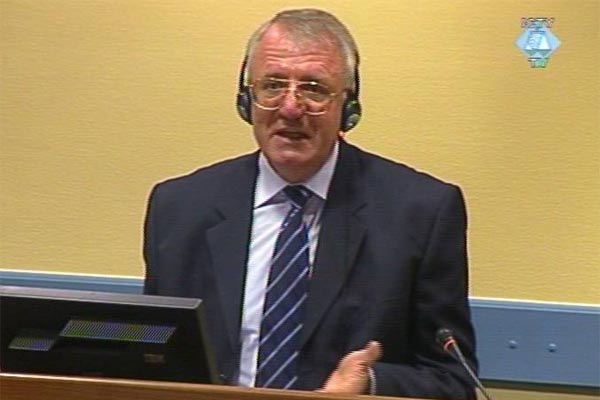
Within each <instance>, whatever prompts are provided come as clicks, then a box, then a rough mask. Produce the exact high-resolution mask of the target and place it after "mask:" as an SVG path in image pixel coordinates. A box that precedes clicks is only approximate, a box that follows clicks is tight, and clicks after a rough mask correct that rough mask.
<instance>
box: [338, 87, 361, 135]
mask: <svg viewBox="0 0 600 400" xmlns="http://www.w3.org/2000/svg"><path fill="white" fill-rule="evenodd" d="M361 115H362V107H361V105H360V102H359V101H358V97H357V96H356V94H355V93H354V92H348V96H347V97H346V101H344V105H343V108H342V120H341V126H340V129H341V131H342V132H348V131H349V130H350V129H352V128H354V127H355V126H356V125H357V124H358V121H360V117H361Z"/></svg>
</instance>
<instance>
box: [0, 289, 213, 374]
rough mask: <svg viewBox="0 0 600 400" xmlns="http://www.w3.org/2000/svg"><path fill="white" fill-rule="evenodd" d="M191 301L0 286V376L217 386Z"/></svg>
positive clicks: (198, 303)
mask: <svg viewBox="0 0 600 400" xmlns="http://www.w3.org/2000/svg"><path fill="white" fill-rule="evenodd" d="M203 321H204V318H203V303H202V300H199V299H190V298H176V297H161V296H146V295H133V294H120V293H107V292H89V291H79V290H58V289H41V288H29V287H16V286H0V370H1V371H2V372H14V373H35V374H52V375H78V376H94V377H111V378H124V379H149V380H161V381H176V382H195V383H219V381H218V375H217V373H216V369H215V363H214V360H213V355H212V354H211V351H210V346H209V344H208V343H207V337H206V334H205V329H204V322H203Z"/></svg>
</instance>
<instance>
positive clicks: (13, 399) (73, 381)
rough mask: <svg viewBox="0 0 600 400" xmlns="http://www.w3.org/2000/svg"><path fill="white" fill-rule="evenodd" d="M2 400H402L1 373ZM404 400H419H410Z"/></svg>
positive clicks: (396, 398) (396, 399)
mask: <svg viewBox="0 0 600 400" xmlns="http://www.w3.org/2000/svg"><path fill="white" fill-rule="evenodd" d="M0 399H2V400H276V399H277V400H357V399H372V400H385V399H388V400H392V399H393V400H399V399H400V398H398V397H382V396H368V397H367V396H347V395H333V394H324V393H318V392H302V391H295V390H277V389H256V388H240V387H233V386H219V385H198V384H191V383H172V382H155V381H137V380H125V379H105V378H79V377H66V376H51V375H25V374H8V373H0ZM404 400H417V399H407V398H404Z"/></svg>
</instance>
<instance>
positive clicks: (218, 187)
mask: <svg viewBox="0 0 600 400" xmlns="http://www.w3.org/2000/svg"><path fill="white" fill-rule="evenodd" d="M257 157H258V153H253V154H250V155H245V156H242V157H239V158H236V159H233V160H229V161H225V162H221V163H219V164H216V165H212V166H209V167H206V168H203V169H200V170H198V171H196V172H194V173H192V174H190V175H187V176H184V177H180V178H176V179H172V180H169V181H166V182H163V183H160V184H158V185H157V186H156V187H155V188H154V190H153V191H152V194H151V196H150V200H149V207H148V213H147V218H146V226H145V243H144V256H145V260H146V267H147V271H146V282H145V292H146V293H147V294H157V295H165V296H183V297H198V298H202V299H203V300H204V302H205V305H206V315H207V319H208V329H209V332H208V333H209V340H210V343H211V345H212V346H213V347H214V352H215V354H216V358H217V364H218V370H219V373H220V375H221V378H222V379H223V380H224V382H227V383H231V384H233V383H235V382H234V379H235V376H236V375H237V371H238V367H239V365H238V364H239V357H240V337H239V332H240V323H241V313H242V304H243V295H244V282H245V268H246V261H247V258H248V247H249V239H250V232H251V224H252V205H253V192H254V185H255V182H256V176H257V172H258V167H257ZM321 224H322V225H321V231H320V237H319V242H318V245H317V251H316V255H315V262H314V268H313V275H312V277H311V281H310V288H309V295H308V300H307V305H306V317H305V322H304V327H303V332H302V339H301V342H302V349H301V353H300V356H299V368H300V374H299V380H298V385H299V387H300V388H302V389H307V390H312V389H316V388H320V387H321V386H322V385H323V383H324V381H325V380H326V379H327V377H328V375H329V374H330V373H331V372H332V371H333V370H334V368H335V367H336V365H337V363H338V362H339V361H340V359H341V358H342V357H343V356H344V355H345V354H347V353H348V352H350V351H353V350H356V349H359V348H361V347H363V346H364V345H365V344H366V343H367V342H368V341H369V340H378V341H379V342H381V344H382V346H383V357H382V359H381V360H380V362H377V363H376V364H375V367H374V370H375V374H376V377H377V388H378V390H377V392H378V394H380V395H400V396H410V397H431V398H440V399H470V398H474V392H473V389H472V385H471V384H470V383H469V378H468V376H467V375H466V373H465V372H463V370H462V368H461V367H460V366H459V365H457V363H456V362H455V361H453V360H452V359H451V358H450V357H449V356H447V355H445V354H444V353H443V351H442V350H441V349H440V347H439V345H438V344H437V343H436V340H435V333H436V331H437V330H438V329H439V328H440V327H446V328H449V329H452V331H453V332H454V335H455V337H456V339H457V341H458V342H459V343H460V345H461V347H462V350H463V352H464V353H465V356H466V357H467V359H468V360H469V361H470V363H471V364H472V365H473V366H475V367H476V360H475V355H474V347H475V344H474V333H473V329H472V325H471V322H470V315H469V308H468V302H467V258H466V214H465V207H464V201H463V197H462V195H461V192H460V190H459V189H458V188H457V187H456V186H453V185H450V184H447V183H443V182H441V181H439V180H437V179H435V178H432V177H431V176H428V175H426V174H423V173H419V172H416V171H415V170H413V169H411V168H408V167H406V166H404V165H401V164H397V163H394V162H392V161H389V160H385V159H383V158H380V157H378V156H375V155H372V154H369V153H366V152H364V151H362V150H360V149H358V148H356V147H354V146H352V145H349V144H347V143H345V142H343V141H342V142H340V153H339V159H338V163H337V165H336V169H335V172H334V176H333V178H332V182H331V186H330V189H329V193H328V198H327V201H326V203H325V206H324V209H323V214H322V220H321Z"/></svg>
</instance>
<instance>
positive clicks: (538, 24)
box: [515, 18, 560, 68]
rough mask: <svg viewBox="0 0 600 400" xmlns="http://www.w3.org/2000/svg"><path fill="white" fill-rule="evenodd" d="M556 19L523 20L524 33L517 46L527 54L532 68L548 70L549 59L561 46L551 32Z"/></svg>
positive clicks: (518, 39)
mask: <svg viewBox="0 0 600 400" xmlns="http://www.w3.org/2000/svg"><path fill="white" fill-rule="evenodd" d="M553 24H554V18H521V28H525V29H523V32H522V33H521V35H520V36H519V37H518V38H517V41H516V42H515V44H516V45H517V47H518V48H519V50H521V51H522V52H523V54H525V56H526V57H527V61H529V65H530V66H531V67H532V68H546V65H548V59H549V57H550V55H551V54H552V53H554V52H555V51H556V49H558V47H559V46H560V40H558V38H557V37H556V36H555V35H554V34H553V33H552V32H551V31H550V28H551V27H552V25H553Z"/></svg>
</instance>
